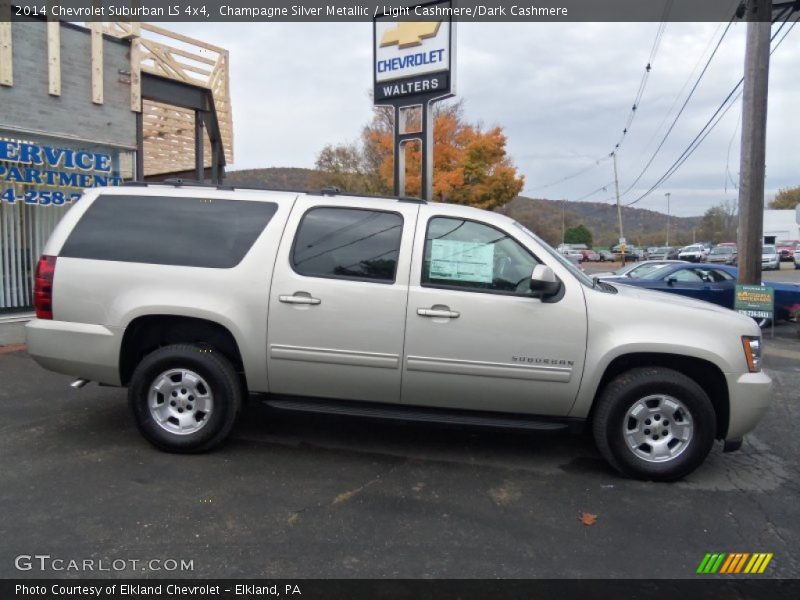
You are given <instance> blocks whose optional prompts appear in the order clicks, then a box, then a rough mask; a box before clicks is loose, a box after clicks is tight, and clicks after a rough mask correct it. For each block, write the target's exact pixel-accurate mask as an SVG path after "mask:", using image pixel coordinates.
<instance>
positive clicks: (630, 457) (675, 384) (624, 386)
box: [592, 367, 716, 481]
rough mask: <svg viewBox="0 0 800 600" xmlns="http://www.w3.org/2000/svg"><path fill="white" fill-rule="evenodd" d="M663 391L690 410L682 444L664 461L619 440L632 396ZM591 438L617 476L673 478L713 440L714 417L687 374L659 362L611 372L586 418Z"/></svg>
mask: <svg viewBox="0 0 800 600" xmlns="http://www.w3.org/2000/svg"><path fill="white" fill-rule="evenodd" d="M657 394H665V395H669V396H672V397H673V398H676V399H677V400H679V401H680V402H681V403H683V404H684V405H685V407H686V408H687V409H688V411H689V413H690V414H691V418H692V422H693V433H692V437H691V439H690V441H689V442H688V443H687V445H686V447H685V449H684V450H683V451H682V452H681V453H680V454H678V455H677V456H676V457H675V458H671V459H669V460H666V461H665V462H649V461H647V460H644V459H643V458H640V457H639V456H637V455H636V454H634V451H633V450H631V449H630V448H629V447H628V445H627V444H626V442H625V438H624V435H623V427H624V425H625V417H626V414H627V412H628V409H630V408H631V407H632V406H633V405H634V404H635V403H636V402H637V401H639V400H640V399H642V398H645V397H646V396H650V395H657ZM592 429H593V432H594V439H595V443H596V444H597V448H598V450H599V451H600V454H602V455H603V458H605V459H606V460H607V461H608V462H609V464H611V466H613V467H614V468H615V469H617V470H618V471H619V472H620V473H622V474H623V475H626V476H628V477H633V478H636V479H645V480H652V481H675V480H677V479H681V478H682V477H684V476H686V475H688V474H689V473H691V472H692V471H694V470H695V469H696V468H697V467H698V466H700V464H701V463H702V462H703V461H704V460H705V458H706V456H707V455H708V453H709V452H710V451H711V447H712V446H713V445H714V437H715V433H716V416H715V413H714V406H713V405H712V403H711V400H710V399H709V397H708V395H707V394H706V393H705V391H703V389H702V388H701V387H700V386H699V385H698V384H697V383H696V382H695V381H694V380H692V379H690V378H689V377H687V376H685V375H683V374H682V373H679V372H677V371H674V370H672V369H667V368H663V367H641V368H635V369H631V370H630V371H626V372H625V373H622V374H621V375H619V376H617V377H616V378H615V379H614V380H613V381H611V382H610V383H609V384H608V385H607V386H606V387H605V389H604V390H603V392H602V394H601V396H600V398H599V399H598V402H597V406H596V407H595V412H594V419H593V423H592Z"/></svg>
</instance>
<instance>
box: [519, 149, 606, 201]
mask: <svg viewBox="0 0 800 600" xmlns="http://www.w3.org/2000/svg"><path fill="white" fill-rule="evenodd" d="M604 160H608V157H607V156H603V157H601V158H598V159H596V160H595V161H594V164H591V165H589V166H588V167H584V168H583V169H581V170H579V171H576V172H575V173H571V174H570V175H567V176H565V177H562V178H561V179H557V180H555V181H551V182H550V183H546V184H544V185H537V186H535V187H532V188H527V189H526V190H524V191H525V192H526V193H527V192H533V191H535V190H544V189H547V188H551V187H553V186H555V185H558V184H559V183H564V182H565V181H569V180H570V179H575V178H576V177H580V176H581V175H583V174H584V173H588V172H589V171H591V170H592V169H595V168H597V167H598V166H599V165H600V164H601V163H602V162H603V161H604Z"/></svg>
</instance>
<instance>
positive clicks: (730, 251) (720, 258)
mask: <svg viewBox="0 0 800 600" xmlns="http://www.w3.org/2000/svg"><path fill="white" fill-rule="evenodd" d="M738 256H739V255H738V251H737V250H736V246H714V247H713V248H712V249H711V252H709V253H708V256H707V257H706V262H709V263H720V264H723V265H735V264H736V259H737V258H738Z"/></svg>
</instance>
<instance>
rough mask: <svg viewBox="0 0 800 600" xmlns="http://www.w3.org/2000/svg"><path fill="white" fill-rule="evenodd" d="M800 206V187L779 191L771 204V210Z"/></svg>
mask: <svg viewBox="0 0 800 600" xmlns="http://www.w3.org/2000/svg"><path fill="white" fill-rule="evenodd" d="M798 204H800V185H798V186H797V187H793V188H783V189H780V190H778V193H777V194H776V195H775V199H774V200H773V201H772V202H770V203H769V207H770V208H777V209H780V208H794V207H795V206H797V205H798Z"/></svg>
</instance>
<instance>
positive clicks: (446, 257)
mask: <svg viewBox="0 0 800 600" xmlns="http://www.w3.org/2000/svg"><path fill="white" fill-rule="evenodd" d="M431 241H432V244H431V266H430V278H431V279H447V280H450V281H470V282H474V283H492V276H493V274H494V244H483V243H480V242H459V241H453V240H431Z"/></svg>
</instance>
